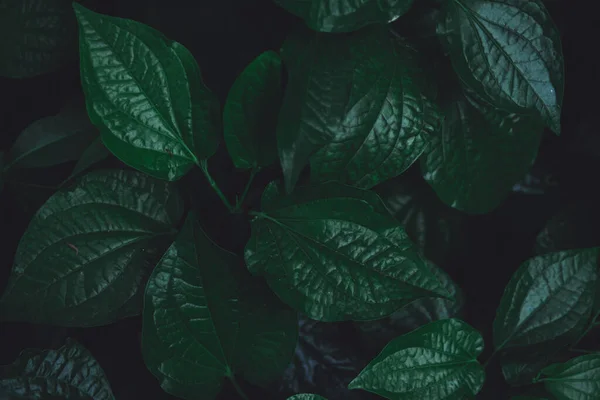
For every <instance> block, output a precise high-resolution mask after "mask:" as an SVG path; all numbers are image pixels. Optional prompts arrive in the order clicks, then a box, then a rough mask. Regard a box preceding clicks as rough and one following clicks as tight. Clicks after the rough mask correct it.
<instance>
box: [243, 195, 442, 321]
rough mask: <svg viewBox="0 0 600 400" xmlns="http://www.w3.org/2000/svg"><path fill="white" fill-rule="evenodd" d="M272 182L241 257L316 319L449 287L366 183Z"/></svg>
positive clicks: (387, 309)
mask: <svg viewBox="0 0 600 400" xmlns="http://www.w3.org/2000/svg"><path fill="white" fill-rule="evenodd" d="M275 191H276V187H275V185H273V184H272V185H270V186H269V187H268V188H267V189H266V193H265V195H264V196H263V197H264V198H263V202H262V205H263V212H261V213H258V215H257V218H255V219H254V220H253V221H252V236H251V238H250V241H249V242H248V245H247V246H246V251H245V257H246V263H247V265H248V268H249V269H250V271H251V272H252V273H253V274H257V275H264V276H265V277H266V279H267V282H268V283H269V285H270V286H271V288H272V289H273V290H274V291H275V293H277V295H278V296H279V297H280V298H281V299H283V300H284V301H285V302H286V303H288V304H289V305H291V306H292V307H294V308H296V309H297V310H299V311H301V312H303V313H305V314H306V315H308V316H309V317H310V318H313V319H317V320H321V321H340V320H368V319H375V318H380V317H383V316H386V315H389V314H391V313H392V312H394V311H396V310H397V309H399V308H400V307H402V306H404V305H406V304H408V303H410V302H411V301H413V300H416V299H419V298H424V297H442V298H448V299H450V300H453V295H452V293H450V292H449V291H448V289H447V287H446V286H445V285H444V283H443V282H441V281H440V279H439V277H438V276H437V274H436V272H435V269H436V268H437V267H435V266H433V265H430V264H428V263H427V261H426V260H425V259H424V258H423V257H422V256H421V254H420V252H419V251H418V250H417V249H416V248H415V246H414V244H413V243H412V242H411V241H410V240H409V238H408V236H407V235H406V233H405V231H404V229H403V228H402V227H401V226H400V224H399V223H398V222H396V221H395V220H394V219H393V218H391V217H390V215H389V214H388V213H387V210H386V209H385V206H384V205H383V204H382V202H381V200H380V199H379V197H378V196H377V195H376V194H374V193H372V192H369V191H365V190H360V189H355V188H352V187H349V186H344V185H341V184H336V183H327V184H321V185H317V186H311V187H304V188H298V189H297V191H296V192H294V194H292V195H291V196H288V197H282V196H280V197H277V196H276V195H274V194H273V193H272V192H275Z"/></svg>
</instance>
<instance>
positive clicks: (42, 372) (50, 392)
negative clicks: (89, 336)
mask: <svg viewBox="0 0 600 400" xmlns="http://www.w3.org/2000/svg"><path fill="white" fill-rule="evenodd" d="M2 390H4V391H6V393H7V394H8V395H10V396H19V397H23V398H28V399H47V398H52V399H86V400H88V399H89V400H112V399H114V396H113V394H112V392H111V389H110V384H109V382H108V379H106V376H105V375H104V371H103V370H102V368H101V367H100V365H99V364H98V361H96V360H95V359H94V357H93V356H92V355H91V354H90V352H89V351H87V350H86V349H85V348H84V347H83V346H81V345H80V344H78V343H77V342H75V341H74V340H71V339H68V340H67V343H66V344H65V345H64V346H62V347H61V348H59V349H57V350H34V349H28V350H25V351H23V352H22V353H21V355H20V356H19V358H18V359H17V360H16V361H15V362H14V363H12V364H10V365H4V366H0V391H2Z"/></svg>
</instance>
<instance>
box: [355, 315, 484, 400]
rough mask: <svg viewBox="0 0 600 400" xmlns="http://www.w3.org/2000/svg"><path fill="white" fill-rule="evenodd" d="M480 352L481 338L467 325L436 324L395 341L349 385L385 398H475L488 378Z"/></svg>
mask: <svg viewBox="0 0 600 400" xmlns="http://www.w3.org/2000/svg"><path fill="white" fill-rule="evenodd" d="M482 350H483V338H482V337H481V334H480V333H479V332H477V331H476V330H475V329H473V328H472V327H470V326H469V325H467V324H466V323H464V322H463V321H461V320H459V319H446V320H441V321H436V322H432V323H430V324H427V325H425V326H423V327H421V328H419V329H417V330H414V331H412V332H410V333H408V334H406V335H403V336H400V337H398V338H396V339H394V340H392V341H391V342H390V343H389V344H388V345H387V346H386V347H385V348H384V349H383V350H382V352H381V353H380V354H379V355H378V356H377V357H376V358H375V359H374V360H373V361H371V362H370V363H369V365H367V367H366V368H365V369H364V370H362V371H361V373H360V374H359V375H358V377H356V379H354V380H353V381H352V382H350V385H348V387H349V388H350V389H363V390H367V391H369V392H372V393H375V394H377V395H379V396H382V397H385V398H387V399H403V400H412V399H414V400H421V399H429V400H438V399H439V400H442V399H444V400H450V399H464V398H471V397H474V396H475V395H476V394H477V393H478V392H479V391H480V390H481V388H482V386H483V382H484V379H485V372H484V369H483V367H482V366H481V365H480V364H479V362H477V356H479V354H480V353H481V351H482Z"/></svg>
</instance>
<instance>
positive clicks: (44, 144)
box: [5, 111, 98, 170]
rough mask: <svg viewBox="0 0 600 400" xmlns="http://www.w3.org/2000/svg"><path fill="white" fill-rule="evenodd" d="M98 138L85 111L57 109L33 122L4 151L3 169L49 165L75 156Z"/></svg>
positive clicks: (72, 158)
mask: <svg viewBox="0 0 600 400" xmlns="http://www.w3.org/2000/svg"><path fill="white" fill-rule="evenodd" d="M97 137H98V130H97V129H96V128H94V126H93V125H92V124H91V123H90V120H89V118H88V117H87V115H85V114H77V113H74V112H68V111H66V112H61V113H59V114H57V115H53V116H50V117H45V118H42V119H39V120H37V121H35V122H33V123H32V124H31V125H29V126H28V127H27V128H25V130H23V132H21V134H20V135H19V136H18V137H17V140H16V141H15V143H14V144H13V146H12V147H11V149H10V150H9V151H8V153H7V156H6V166H5V169H7V170H8V169H15V168H42V167H51V166H54V165H58V164H62V163H65V162H68V161H73V160H77V159H79V157H81V155H82V153H83V152H84V150H85V149H86V147H87V146H89V145H90V143H92V142H93V141H94V139H95V138H97Z"/></svg>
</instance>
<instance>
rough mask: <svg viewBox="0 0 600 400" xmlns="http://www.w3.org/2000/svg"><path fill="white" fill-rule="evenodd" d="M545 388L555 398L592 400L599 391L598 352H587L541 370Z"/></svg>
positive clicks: (599, 360) (596, 396)
mask: <svg viewBox="0 0 600 400" xmlns="http://www.w3.org/2000/svg"><path fill="white" fill-rule="evenodd" d="M541 375H542V378H541V379H539V380H538V382H544V387H545V388H546V390H547V391H548V392H550V393H552V394H553V395H554V397H556V399H557V400H594V399H597V398H598V396H599V395H598V394H599V393H600V354H587V355H585V356H581V357H577V358H573V359H572V360H569V361H567V362H566V363H563V364H553V365H550V366H548V367H546V368H544V369H543V370H542V374H541Z"/></svg>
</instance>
